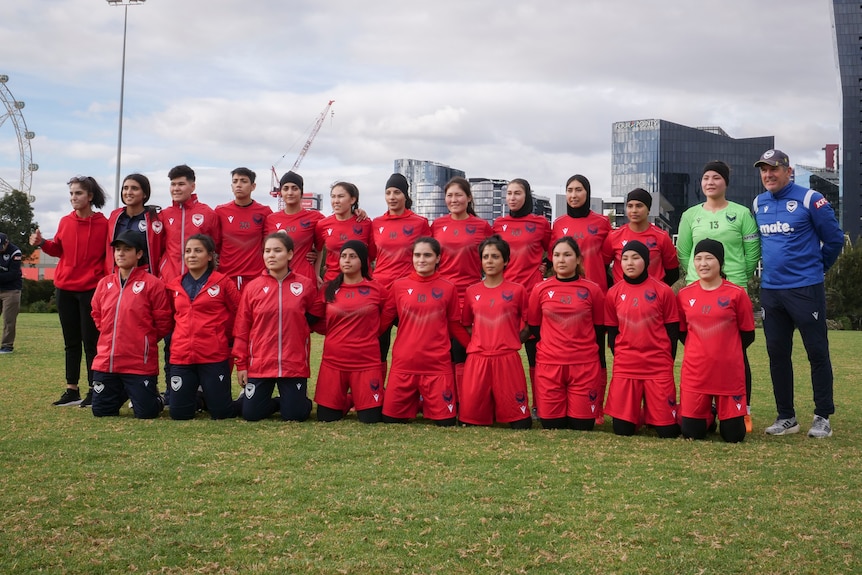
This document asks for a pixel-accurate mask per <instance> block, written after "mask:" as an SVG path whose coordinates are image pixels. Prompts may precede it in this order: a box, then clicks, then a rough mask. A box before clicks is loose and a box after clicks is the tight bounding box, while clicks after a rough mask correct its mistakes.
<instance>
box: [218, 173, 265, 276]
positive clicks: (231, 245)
mask: <svg viewBox="0 0 862 575" xmlns="http://www.w3.org/2000/svg"><path fill="white" fill-rule="evenodd" d="M230 176H231V189H232V190H233V201H232V202H228V203H226V204H221V205H220V206H218V207H216V209H215V213H216V215H217V216H218V220H219V228H220V229H221V234H222V238H221V250H220V251H219V272H221V273H223V274H225V275H226V276H228V277H229V278H230V279H231V281H233V282H234V285H235V286H236V289H238V290H241V289H242V286H243V284H244V283H246V282H249V281H251V280H253V279H255V278H256V277H257V276H259V275H260V274H261V273H263V270H264V269H265V268H264V265H263V261H262V260H261V257H260V251H261V249H263V238H264V231H265V223H266V218H267V216H269V215H270V214H271V213H272V210H271V209H269V207H268V206H265V205H263V204H261V203H258V202H257V201H255V200H253V199H252V198H251V193H252V192H253V191H254V190H255V188H256V187H257V184H255V179H256V177H257V174H255V173H254V172H253V171H251V170H249V169H248V168H236V169H235V170H233V171H232V172H231V173H230Z"/></svg>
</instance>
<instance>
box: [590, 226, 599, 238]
mask: <svg viewBox="0 0 862 575" xmlns="http://www.w3.org/2000/svg"><path fill="white" fill-rule="evenodd" d="M587 233H588V234H590V235H591V236H594V235H596V234H598V233H599V226H596V225H593V224H591V225H589V226H587Z"/></svg>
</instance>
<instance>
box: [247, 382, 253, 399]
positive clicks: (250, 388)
mask: <svg viewBox="0 0 862 575" xmlns="http://www.w3.org/2000/svg"><path fill="white" fill-rule="evenodd" d="M252 397H254V384H253V383H246V384H245V398H246V399H251V398H252Z"/></svg>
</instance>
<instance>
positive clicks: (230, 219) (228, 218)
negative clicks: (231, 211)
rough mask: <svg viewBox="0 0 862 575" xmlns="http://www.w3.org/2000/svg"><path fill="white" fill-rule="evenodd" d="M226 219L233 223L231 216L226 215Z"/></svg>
mask: <svg viewBox="0 0 862 575" xmlns="http://www.w3.org/2000/svg"><path fill="white" fill-rule="evenodd" d="M227 221H228V223H229V224H232V223H233V216H228V217H227Z"/></svg>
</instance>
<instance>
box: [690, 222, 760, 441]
mask: <svg viewBox="0 0 862 575" xmlns="http://www.w3.org/2000/svg"><path fill="white" fill-rule="evenodd" d="M723 264H724V246H723V245H722V244H721V242H718V241H715V240H712V239H704V240H701V241H699V242H698V243H697V245H696V246H695V248H694V268H695V270H696V271H697V275H698V278H699V279H698V281H696V282H694V283H692V284H689V285H688V286H686V287H684V288H683V289H681V290H679V294H677V298H678V301H679V309H680V318H679V319H680V324H679V329H680V340H681V341H682V342H683V344H684V345H685V354H684V355H683V359H682V371H681V372H680V383H679V389H680V409H681V412H682V434H683V436H684V437H686V438H687V439H704V438H705V437H706V432H707V429H708V427H709V419H710V418H711V417H712V406H713V404H715V406H716V408H717V410H718V413H717V415H718V420H719V422H720V424H719V432H720V433H721V437H722V438H723V439H724V440H725V441H726V442H728V443H739V442H740V441H742V440H744V439H745V414H746V411H747V409H746V400H745V362H744V360H743V357H742V354H743V350H744V349H745V348H747V347H748V346H750V345H751V344H752V342H754V312H753V310H752V305H751V300H750V299H749V297H748V294H747V293H746V292H745V290H744V289H743V288H741V287H739V286H737V285H734V284H733V283H731V282H729V281H727V279H726V278H725V277H724V272H723V271H722V270H721V267H722V265H723Z"/></svg>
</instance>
